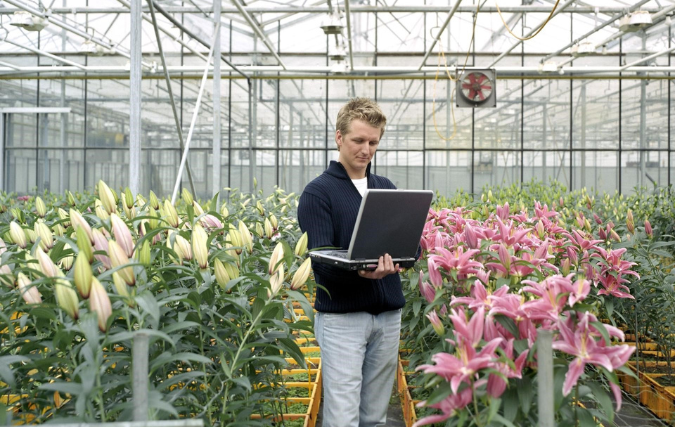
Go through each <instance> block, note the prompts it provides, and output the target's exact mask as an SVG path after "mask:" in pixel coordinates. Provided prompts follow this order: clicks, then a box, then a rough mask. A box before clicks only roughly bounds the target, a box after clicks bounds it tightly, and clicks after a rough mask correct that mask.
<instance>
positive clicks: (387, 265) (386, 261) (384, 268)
mask: <svg viewBox="0 0 675 427" xmlns="http://www.w3.org/2000/svg"><path fill="white" fill-rule="evenodd" d="M399 270H400V268H399V266H398V264H396V265H394V262H393V261H392V260H391V255H389V254H384V256H381V257H380V259H379V260H378V261H377V269H375V270H372V271H371V270H359V276H361V277H364V278H366V279H381V278H383V277H385V276H388V275H390V274H394V273H398V272H399Z"/></svg>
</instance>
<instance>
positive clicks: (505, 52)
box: [488, 0, 576, 68]
mask: <svg viewBox="0 0 675 427" xmlns="http://www.w3.org/2000/svg"><path fill="white" fill-rule="evenodd" d="M572 3H574V0H567V1H566V2H565V3H564V4H563V5H562V6H560V7H559V8H558V9H556V11H555V12H553V14H552V15H551V18H553V17H555V16H556V15H558V14H560V13H561V12H562V11H563V10H565V9H566V8H567V6H569V5H571V4H572ZM575 10H576V9H575ZM544 22H546V21H544ZM542 24H543V23H542ZM538 30H539V27H536V28H532V29H531V30H530V31H529V32H528V33H527V34H526V35H525V36H524V37H523V38H527V37H530V36H531V35H532V34H534V33H535V32H536V31H538ZM522 42H523V40H517V41H516V42H515V43H514V44H513V45H511V47H510V48H508V49H507V50H505V51H504V52H502V53H501V55H499V56H498V57H497V59H495V60H494V61H492V63H491V64H490V65H489V66H488V68H492V67H494V66H495V65H496V64H497V62H499V61H501V60H502V58H504V57H505V56H506V55H508V54H509V53H510V52H511V51H512V50H513V49H515V48H516V47H518V46H519V45H520V44H521V43H522Z"/></svg>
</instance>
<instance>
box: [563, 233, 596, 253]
mask: <svg viewBox="0 0 675 427" xmlns="http://www.w3.org/2000/svg"><path fill="white" fill-rule="evenodd" d="M568 237H569V239H570V240H571V241H572V242H573V243H575V244H576V245H577V246H579V248H580V249H581V250H582V251H588V250H590V249H599V248H598V247H597V246H596V245H597V244H598V243H602V240H594V239H591V237H592V236H590V235H587V234H586V233H585V232H583V231H579V230H572V234H569V233H568Z"/></svg>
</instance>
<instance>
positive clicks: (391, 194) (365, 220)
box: [347, 189, 434, 260]
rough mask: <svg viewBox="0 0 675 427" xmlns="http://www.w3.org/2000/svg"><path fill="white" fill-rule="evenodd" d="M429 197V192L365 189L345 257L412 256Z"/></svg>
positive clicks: (427, 211)
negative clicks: (386, 254) (387, 254)
mask: <svg viewBox="0 0 675 427" xmlns="http://www.w3.org/2000/svg"><path fill="white" fill-rule="evenodd" d="M433 196H434V193H433V191H431V190H373V189H368V190H366V192H365V194H364V195H363V200H361V206H360V207H359V213H358V216H357V217H356V225H355V226H354V232H353V233H352V239H351V241H350V242H349V250H348V251H347V257H348V258H349V259H351V260H356V259H377V258H379V257H380V256H382V255H384V254H385V253H389V255H391V257H392V258H411V257H414V256H415V253H416V252H417V248H418V246H419V243H420V237H421V236H422V230H423V229H424V223H425V222H426V219H427V214H428V213H429V207H430V206H431V200H432V198H433Z"/></svg>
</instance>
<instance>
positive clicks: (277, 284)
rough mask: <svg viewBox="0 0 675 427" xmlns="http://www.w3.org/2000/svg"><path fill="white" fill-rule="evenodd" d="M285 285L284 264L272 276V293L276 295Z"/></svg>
mask: <svg viewBox="0 0 675 427" xmlns="http://www.w3.org/2000/svg"><path fill="white" fill-rule="evenodd" d="M283 285H284V266H283V264H282V265H281V266H280V267H279V269H278V270H277V271H276V272H275V273H274V274H273V275H272V276H270V289H271V291H272V295H276V294H277V293H278V292H279V290H281V287H282V286H283Z"/></svg>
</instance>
